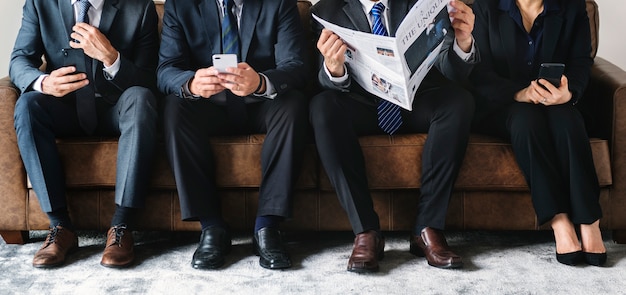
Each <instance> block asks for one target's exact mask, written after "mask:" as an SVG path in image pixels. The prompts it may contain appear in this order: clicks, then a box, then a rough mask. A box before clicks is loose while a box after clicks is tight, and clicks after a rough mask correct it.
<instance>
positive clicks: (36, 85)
mask: <svg viewBox="0 0 626 295" xmlns="http://www.w3.org/2000/svg"><path fill="white" fill-rule="evenodd" d="M48 76H50V75H41V76H39V78H37V80H35V82H34V83H33V90H35V91H37V92H39V93H43V85H42V84H43V79H45V78H46V77H48Z"/></svg>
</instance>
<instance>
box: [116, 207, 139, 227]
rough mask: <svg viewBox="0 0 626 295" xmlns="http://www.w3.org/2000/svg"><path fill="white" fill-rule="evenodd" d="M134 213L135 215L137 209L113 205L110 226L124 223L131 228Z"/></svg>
mask: <svg viewBox="0 0 626 295" xmlns="http://www.w3.org/2000/svg"><path fill="white" fill-rule="evenodd" d="M135 215H137V209H135V208H131V207H123V206H120V205H115V213H114V214H113V219H111V227H113V226H118V225H122V224H123V225H126V227H127V228H132V227H133V226H134V221H135Z"/></svg>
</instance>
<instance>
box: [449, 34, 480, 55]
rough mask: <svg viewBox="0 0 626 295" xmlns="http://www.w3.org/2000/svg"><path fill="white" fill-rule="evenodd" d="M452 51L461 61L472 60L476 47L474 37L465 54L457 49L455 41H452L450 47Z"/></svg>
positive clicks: (459, 48)
mask: <svg viewBox="0 0 626 295" xmlns="http://www.w3.org/2000/svg"><path fill="white" fill-rule="evenodd" d="M452 49H453V50H454V52H456V54H457V55H458V56H459V57H460V58H461V59H462V60H463V61H470V59H472V58H473V57H474V55H475V53H476V46H475V43H474V37H472V47H471V49H470V52H465V51H463V49H461V47H459V44H457V43H456V39H454V45H452Z"/></svg>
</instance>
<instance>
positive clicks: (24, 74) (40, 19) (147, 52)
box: [9, 0, 159, 101]
mask: <svg viewBox="0 0 626 295" xmlns="http://www.w3.org/2000/svg"><path fill="white" fill-rule="evenodd" d="M75 23H76V21H75V19H74V10H73V7H72V5H71V4H70V0H26V3H25V5H24V12H23V20H22V26H21V28H20V31H19V33H18V35H17V39H16V41H15V47H14V49H13V53H12V55H11V63H10V67H9V75H10V76H11V80H12V81H13V83H14V84H15V85H17V87H18V88H19V89H20V90H21V91H22V92H26V91H29V90H32V84H33V82H34V81H35V80H37V78H38V77H39V76H40V75H42V74H44V72H42V71H40V70H39V67H40V66H41V65H42V60H41V57H42V55H43V56H44V58H45V60H46V62H47V66H46V72H47V73H49V72H51V71H53V70H55V69H58V68H60V67H63V66H64V57H63V53H62V49H64V48H70V46H69V40H70V34H71V33H72V26H74V24H75ZM157 24H158V17H157V14H156V10H155V7H154V3H153V2H152V0H105V1H104V7H103V11H102V18H101V20H100V26H99V30H100V31H101V32H102V33H103V34H104V35H105V36H106V37H107V38H108V39H109V41H110V42H111V44H112V45H113V47H115V49H117V50H118V51H119V52H120V59H121V64H120V70H119V72H118V73H117V75H116V76H115V78H114V79H113V80H110V81H109V80H106V79H104V77H103V76H102V67H103V65H102V62H98V61H94V62H93V66H92V69H93V73H92V75H89V76H90V77H93V76H94V75H95V76H97V77H98V78H97V80H98V83H97V84H98V92H99V93H100V94H102V95H103V96H105V97H109V98H111V100H113V101H116V99H117V97H119V95H120V94H121V93H122V92H123V91H124V90H126V89H127V88H129V87H131V86H143V87H148V88H150V89H156V76H155V71H156V65H157V61H158V47H159V34H158V29H157Z"/></svg>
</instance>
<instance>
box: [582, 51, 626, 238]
mask: <svg viewBox="0 0 626 295" xmlns="http://www.w3.org/2000/svg"><path fill="white" fill-rule="evenodd" d="M591 71H592V72H591V79H590V81H589V86H588V87H587V92H586V94H585V100H587V101H588V102H586V103H585V105H586V106H592V107H593V108H594V110H593V120H594V121H593V126H592V129H591V130H590V136H592V137H600V138H603V139H608V140H609V147H610V155H611V169H612V176H613V186H612V187H611V193H610V199H609V204H610V206H608V207H606V208H603V210H605V211H606V210H610V211H611V212H610V213H609V212H605V216H611V220H609V221H608V222H609V224H608V225H609V228H626V219H625V218H623V216H624V212H626V71H624V70H623V69H621V68H619V67H618V66H616V65H614V64H613V63H611V62H609V61H607V60H605V59H603V58H601V57H596V58H595V62H594V65H593V67H592V70H591ZM589 102H591V103H592V104H589Z"/></svg>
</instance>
